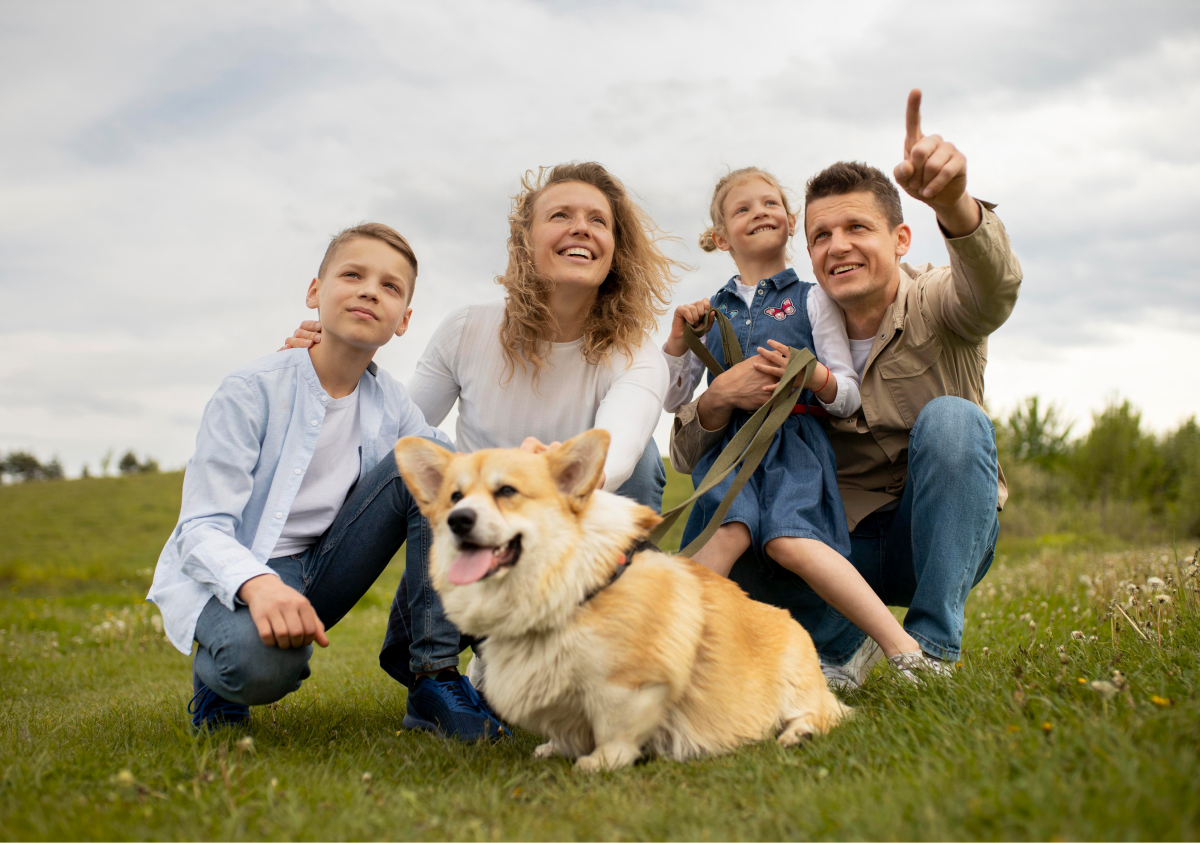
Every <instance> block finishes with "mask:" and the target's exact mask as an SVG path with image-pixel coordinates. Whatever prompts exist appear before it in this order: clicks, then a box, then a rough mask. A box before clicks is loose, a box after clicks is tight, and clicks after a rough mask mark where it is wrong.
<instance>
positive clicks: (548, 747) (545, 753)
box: [533, 741, 564, 758]
mask: <svg viewBox="0 0 1200 843" xmlns="http://www.w3.org/2000/svg"><path fill="white" fill-rule="evenodd" d="M563 754H564V753H563V751H562V750H561V749H559V747H558V744H556V743H555V742H554V741H546V742H545V743H544V744H542V745H541V746H539V747H538V748H537V749H535V750H534V751H533V757H534V758H554V757H556V756H559V755H563Z"/></svg>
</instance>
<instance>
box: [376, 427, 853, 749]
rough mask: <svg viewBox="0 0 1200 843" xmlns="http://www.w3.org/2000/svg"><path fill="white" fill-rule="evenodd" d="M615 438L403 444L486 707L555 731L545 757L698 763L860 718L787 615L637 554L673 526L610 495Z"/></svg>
mask: <svg viewBox="0 0 1200 843" xmlns="http://www.w3.org/2000/svg"><path fill="white" fill-rule="evenodd" d="M608 443H609V436H608V433H606V432H605V431H603V430H590V431H587V432H586V433H582V434H580V435H579V436H576V437H575V438H573V439H570V440H568V441H567V442H564V443H562V444H561V445H557V446H554V447H551V448H550V449H549V450H548V451H547V452H545V453H542V454H533V453H528V452H524V451H519V450H507V449H494V450H484V451H477V452H475V453H473V454H451V453H450V452H449V451H446V450H444V449H442V448H440V447H438V446H437V445H435V444H434V443H432V442H430V441H429V440H427V439H421V438H416V437H407V438H405V439H401V440H400V441H399V443H397V445H396V464H397V466H398V467H399V469H400V474H401V475H402V476H403V478H404V482H405V484H407V486H408V489H409V491H410V492H411V493H412V495H413V497H414V498H415V499H416V501H417V504H418V505H419V506H420V508H421V512H422V513H423V514H424V515H425V517H426V518H428V519H429V522H430V525H431V526H432V529H433V544H432V547H431V550H430V559H429V565H430V573H431V578H432V581H433V584H434V588H436V589H437V591H438V594H439V595H441V598H442V603H443V605H444V606H445V610H446V616H447V617H448V618H449V619H450V620H451V621H452V622H453V623H454V624H455V625H456V626H457V627H458V628H459V629H460V630H462V631H463V632H465V633H467V634H469V635H473V636H476V637H477V638H484V639H486V640H484V641H483V643H482V644H481V645H480V650H481V653H480V655H481V656H482V657H483V658H484V661H485V664H486V674H485V676H486V690H485V693H486V695H487V699H488V702H490V703H491V704H492V706H493V707H494V708H495V709H496V711H497V712H498V713H499V714H500V716H501V717H503V718H504V719H505V720H507V721H508V722H509V723H512V724H515V725H518V726H520V727H521V728H523V729H527V730H529V731H531V732H535V733H537V734H540V735H545V736H546V738H547V739H548V740H547V741H546V742H545V743H543V744H542V745H541V746H539V747H538V748H537V749H536V750H535V751H534V756H535V757H539V758H548V757H552V756H556V755H558V756H565V757H567V758H573V759H575V766H576V768H577V769H580V770H599V769H615V768H618V767H624V766H626V765H628V764H632V763H633V762H634V761H636V760H637V759H638V758H639V757H641V756H642V755H644V754H656V755H660V756H664V757H667V758H672V759H675V760H678V761H684V760H687V759H689V758H696V757H698V756H702V755H709V754H715V753H721V752H727V751H729V750H732V749H734V748H735V747H737V746H739V745H741V744H744V743H747V742H750V741H758V740H762V739H764V738H766V737H769V736H772V735H777V736H778V741H779V743H780V744H782V745H784V746H791V745H794V744H797V743H800V742H801V741H803V740H805V739H806V738H809V737H811V736H812V735H813V734H817V733H825V732H828V731H829V730H830V729H832V728H833V727H834V726H836V725H837V724H838V722H839V721H841V720H842V719H843V718H845V717H846V716H848V715H849V714H850V709H849V708H847V707H846V706H844V705H843V704H842V703H841V702H840V701H839V700H838V699H837V698H836V697H835V696H834V695H833V694H832V693H830V691H829V688H828V687H827V686H826V684H825V678H824V676H822V674H821V668H820V664H819V663H818V660H817V653H816V650H815V648H814V647H813V643H812V639H811V638H809V636H808V633H807V632H805V631H804V628H803V627H801V626H800V624H798V623H796V621H795V620H793V619H792V617H791V615H789V614H788V613H787V612H785V611H783V610H782V609H776V608H772V607H770V606H767V605H765V604H763V603H757V602H754V601H752V600H751V599H750V598H748V597H747V596H746V595H745V593H743V592H742V590H741V589H739V588H738V587H737V586H736V585H735V584H733V583H732V582H730V581H729V580H727V579H725V578H724V577H720V576H718V575H717V574H714V573H713V572H711V571H709V570H708V569H707V568H705V567H704V566H702V565H700V564H698V563H696V562H693V561H691V560H690V559H684V558H681V557H676V556H669V555H668V554H665V553H659V552H656V551H653V550H644V551H642V552H640V553H635V554H634V555H633V556H632V558H630V559H628V560H626V559H625V553H626V552H627V551H628V550H629V549H630V548H631V547H633V546H634V545H635V544H636V543H637V542H638V541H639V540H640V539H643V538H644V537H645V536H646V535H647V534H648V533H649V531H650V530H651V529H652V528H653V527H654V525H655V524H657V523H658V522H659V520H660V519H659V517H658V515H657V514H656V513H655V512H654V511H653V510H651V509H649V508H648V507H645V506H641V505H640V504H637V503H635V502H634V501H632V500H628V499H626V498H623V497H619V496H617V495H613V494H609V493H608V492H604V491H599V490H597V488H596V487H597V485H598V484H599V482H600V478H601V476H602V472H603V468H604V460H605V457H606V456H607V453H608ZM619 572H623V573H619Z"/></svg>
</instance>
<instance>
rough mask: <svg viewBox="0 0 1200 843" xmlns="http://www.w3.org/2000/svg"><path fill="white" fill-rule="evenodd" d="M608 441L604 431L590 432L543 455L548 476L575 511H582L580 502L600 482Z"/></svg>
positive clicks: (581, 502)
mask: <svg viewBox="0 0 1200 843" xmlns="http://www.w3.org/2000/svg"><path fill="white" fill-rule="evenodd" d="M609 439H610V437H609V435H608V431H607V430H599V429H596V430H589V431H586V432H584V433H581V434H579V435H578V436H576V437H574V438H573V439H568V440H567V441H566V442H564V443H562V444H561V445H559V446H557V447H555V448H551V449H550V451H549V452H548V453H547V454H546V462H547V463H548V464H549V466H550V476H551V477H553V478H554V483H555V485H557V486H558V490H559V491H560V492H562V493H563V494H564V495H566V496H567V498H568V499H569V500H570V502H571V508H572V509H573V510H575V511H576V512H578V511H579V510H580V509H582V507H583V502H584V501H586V500H587V497H588V495H590V494H591V493H592V492H593V491H594V490H595V488H596V486H597V485H599V483H600V475H601V474H602V473H603V472H604V458H605V457H606V456H608V443H609Z"/></svg>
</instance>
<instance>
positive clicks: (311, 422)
mask: <svg viewBox="0 0 1200 843" xmlns="http://www.w3.org/2000/svg"><path fill="white" fill-rule="evenodd" d="M309 424H311V425H312V426H313V427H316V426H317V420H316V419H313V420H312V421H310V422H309Z"/></svg>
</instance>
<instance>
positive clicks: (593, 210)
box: [529, 181, 616, 289]
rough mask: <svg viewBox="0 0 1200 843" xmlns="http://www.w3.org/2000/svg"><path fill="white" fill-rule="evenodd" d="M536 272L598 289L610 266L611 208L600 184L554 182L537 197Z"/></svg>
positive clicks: (612, 246)
mask: <svg viewBox="0 0 1200 843" xmlns="http://www.w3.org/2000/svg"><path fill="white" fill-rule="evenodd" d="M529 234H530V240H531V241H532V246H533V262H534V266H535V267H536V268H537V271H538V274H539V275H541V276H542V277H543V278H546V279H547V280H549V281H550V282H552V283H553V284H555V285H562V284H570V285H580V286H582V287H588V288H591V289H599V287H600V285H601V284H603V283H604V279H605V278H607V277H608V272H609V270H610V269H611V268H612V259H613V251H614V249H615V243H616V240H615V235H614V233H613V211H612V207H611V206H610V205H609V203H608V199H607V197H605V195H604V194H603V193H601V192H600V190H599V189H597V188H595V187H592V186H591V185H590V184H584V183H583V182H577V181H568V182H560V183H558V184H554V185H551V186H550V187H547V188H546V189H545V190H543V191H542V193H541V195H540V196H538V198H537V199H536V200H535V201H534V203H533V226H532V228H531V230H530V232H529Z"/></svg>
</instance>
